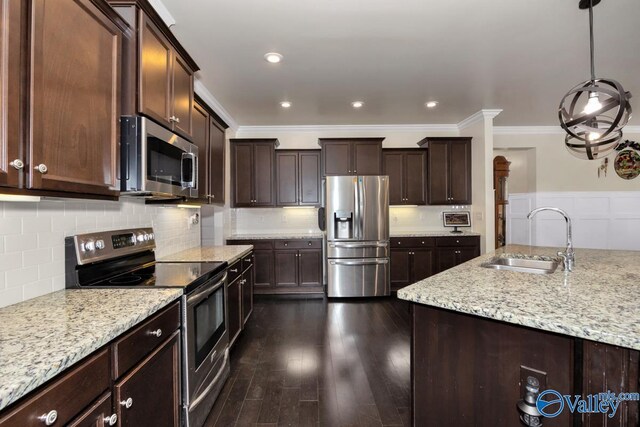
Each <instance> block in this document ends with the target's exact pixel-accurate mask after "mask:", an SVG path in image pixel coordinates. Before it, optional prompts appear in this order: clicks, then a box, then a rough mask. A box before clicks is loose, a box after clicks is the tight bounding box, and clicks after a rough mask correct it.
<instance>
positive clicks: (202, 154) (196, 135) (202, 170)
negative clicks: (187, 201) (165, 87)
mask: <svg viewBox="0 0 640 427" xmlns="http://www.w3.org/2000/svg"><path fill="white" fill-rule="evenodd" d="M191 141H192V142H193V143H194V144H195V145H197V146H198V199H199V200H202V201H207V195H208V194H209V193H208V188H207V184H208V181H209V179H208V176H209V162H208V161H207V160H208V158H207V157H208V156H207V150H208V147H209V113H207V111H206V110H205V109H204V108H203V107H202V106H201V105H200V104H198V103H194V104H193V138H192V140H191Z"/></svg>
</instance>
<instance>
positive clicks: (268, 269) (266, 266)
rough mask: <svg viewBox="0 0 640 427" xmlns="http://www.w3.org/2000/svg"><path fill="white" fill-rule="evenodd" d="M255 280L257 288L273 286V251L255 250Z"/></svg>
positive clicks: (254, 283)
mask: <svg viewBox="0 0 640 427" xmlns="http://www.w3.org/2000/svg"><path fill="white" fill-rule="evenodd" d="M253 278H254V282H253V285H254V286H255V288H270V287H272V286H273V249H254V251H253Z"/></svg>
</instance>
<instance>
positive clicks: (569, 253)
mask: <svg viewBox="0 0 640 427" xmlns="http://www.w3.org/2000/svg"><path fill="white" fill-rule="evenodd" d="M542 211H552V212H557V213H559V214H560V215H562V216H563V217H564V220H565V221H566V223H567V249H566V250H565V251H564V252H562V251H560V252H558V256H559V257H560V258H562V267H563V268H564V271H573V266H574V264H575V262H576V257H575V254H574V252H573V240H572V238H571V218H569V214H567V213H566V212H565V211H563V210H562V209H558V208H552V207H548V206H545V207H542V208H537V209H534V210H532V211H531V212H529V215H527V219H531V218H533V217H534V216H535V215H536V214H537V213H538V212H542Z"/></svg>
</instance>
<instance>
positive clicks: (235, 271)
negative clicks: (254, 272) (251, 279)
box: [227, 260, 242, 285]
mask: <svg viewBox="0 0 640 427" xmlns="http://www.w3.org/2000/svg"><path fill="white" fill-rule="evenodd" d="M241 274H242V261H241V260H236V262H234V263H233V264H231V265H230V266H229V268H227V285H228V284H230V283H233V281H234V280H236V278H238V276H240V275H241Z"/></svg>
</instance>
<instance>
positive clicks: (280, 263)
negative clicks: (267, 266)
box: [274, 250, 298, 286]
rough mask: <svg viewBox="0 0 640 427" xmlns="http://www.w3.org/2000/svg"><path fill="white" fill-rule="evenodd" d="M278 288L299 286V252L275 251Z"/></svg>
mask: <svg viewBox="0 0 640 427" xmlns="http://www.w3.org/2000/svg"><path fill="white" fill-rule="evenodd" d="M274 256H275V273H276V286H298V251H297V250H278V251H275V255H274Z"/></svg>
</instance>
